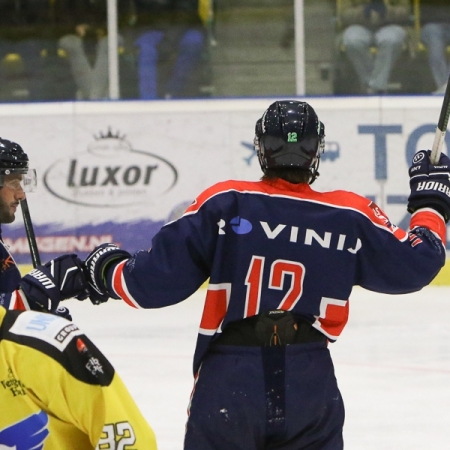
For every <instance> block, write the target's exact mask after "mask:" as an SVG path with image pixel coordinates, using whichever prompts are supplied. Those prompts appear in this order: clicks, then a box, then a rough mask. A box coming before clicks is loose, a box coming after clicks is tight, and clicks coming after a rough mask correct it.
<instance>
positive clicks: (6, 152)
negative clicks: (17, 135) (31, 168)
mask: <svg viewBox="0 0 450 450" xmlns="http://www.w3.org/2000/svg"><path fill="white" fill-rule="evenodd" d="M27 172H28V156H27V154H26V153H25V152H24V151H23V149H22V147H21V146H20V145H19V144H16V143H15V142H12V141H8V140H7V139H3V138H0V187H2V186H3V179H4V176H5V175H10V174H12V173H21V174H26V173H27Z"/></svg>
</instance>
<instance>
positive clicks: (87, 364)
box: [0, 307, 157, 450]
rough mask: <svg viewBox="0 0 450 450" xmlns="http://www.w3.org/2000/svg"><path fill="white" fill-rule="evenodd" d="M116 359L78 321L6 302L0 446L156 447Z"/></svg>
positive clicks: (1, 315) (0, 343)
mask: <svg viewBox="0 0 450 450" xmlns="http://www.w3.org/2000/svg"><path fill="white" fill-rule="evenodd" d="M156 448H157V446H156V440H155V435H154V433H153V431H152V429H151V428H150V426H149V425H148V423H147V422H146V420H145V419H144V417H143V416H142V414H141V412H140V411H139V409H138V407H137V405H136V404H135V402H134V400H133V399H132V397H131V395H130V393H129V392H128V390H127V388H126V387H125V385H124V384H123V382H122V380H121V379H120V377H119V376H118V374H117V373H116V372H115V370H114V368H113V367H112V365H111V364H110V363H109V362H108V360H107V359H106V358H105V356H104V355H103V354H102V353H101V352H100V351H99V350H98V349H97V348H96V347H95V345H94V344H93V343H92V342H91V341H90V340H89V339H88V338H87V337H86V336H85V335H84V334H83V333H82V331H81V330H80V329H79V328H78V327H77V326H76V325H75V324H74V323H72V322H69V321H67V320H65V319H63V318H61V317H58V316H55V315H51V314H45V313H41V312H35V311H7V310H6V309H5V308H3V307H0V449H1V450H7V449H16V450H28V449H33V450H89V449H96V450H119V449H120V450H156Z"/></svg>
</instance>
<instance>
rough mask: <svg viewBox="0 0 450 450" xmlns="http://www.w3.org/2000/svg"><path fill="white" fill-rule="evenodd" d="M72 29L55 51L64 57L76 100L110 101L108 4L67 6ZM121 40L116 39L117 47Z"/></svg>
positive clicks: (62, 38) (73, 4)
mask: <svg viewBox="0 0 450 450" xmlns="http://www.w3.org/2000/svg"><path fill="white" fill-rule="evenodd" d="M66 7H67V11H68V14H69V15H70V17H71V18H72V24H73V29H72V32H71V33H70V34H66V35H65V36H62V37H61V38H60V39H59V41H58V48H59V51H60V54H61V55H62V56H65V57H67V59H68V62H69V65H70V69H71V72H72V75H73V78H74V81H75V84H76V88H77V91H76V99H77V100H99V99H107V98H108V97H109V68H108V64H109V59H108V37H107V2H106V0H101V1H96V2H84V1H81V0H78V1H71V2H68V3H67V6H66ZM122 43H123V40H122V38H121V36H119V42H118V44H119V47H120V46H121V45H122Z"/></svg>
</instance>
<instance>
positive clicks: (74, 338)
mask: <svg viewBox="0 0 450 450" xmlns="http://www.w3.org/2000/svg"><path fill="white" fill-rule="evenodd" d="M0 314H1V316H0V344H1V343H5V344H6V345H8V343H9V344H10V345H9V347H10V346H13V347H14V348H15V349H16V351H18V352H20V351H21V349H26V351H30V350H31V351H37V352H39V354H40V355H41V357H44V358H45V357H49V358H51V359H53V360H54V361H56V362H57V363H58V364H59V365H60V366H61V367H63V368H64V369H65V370H66V371H67V372H69V373H70V374H71V375H72V376H73V377H74V378H77V379H79V380H81V381H83V382H85V383H88V384H101V385H109V384H110V383H111V381H112V378H113V376H114V369H113V367H112V366H111V364H110V363H109V361H108V360H107V359H106V358H105V357H104V355H103V354H102V353H101V352H100V351H99V350H98V349H97V348H96V346H95V345H94V344H93V343H92V342H91V341H90V340H89V339H88V338H87V337H86V336H85V335H84V333H83V331H82V330H81V329H80V328H79V327H78V326H77V325H76V324H75V323H73V322H70V321H68V320H66V319H64V318H62V317H59V316H56V315H54V314H49V313H44V312H38V311H16V310H5V309H4V308H0Z"/></svg>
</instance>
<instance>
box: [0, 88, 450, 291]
mask: <svg viewBox="0 0 450 450" xmlns="http://www.w3.org/2000/svg"><path fill="white" fill-rule="evenodd" d="M275 100H287V99H286V98H264V99H248V100H242V99H232V100H206V101H205V100H186V101H151V102H143V101H135V102H122V101H120V102H110V101H107V102H65V103H41V104H2V105H0V116H1V123H2V127H1V129H0V136H2V137H4V138H7V139H11V140H14V141H16V142H18V143H20V145H22V147H23V148H24V150H25V151H26V152H27V153H28V155H29V157H30V161H31V166H32V167H33V168H36V169H37V173H38V184H39V187H38V191H37V192H36V193H33V194H29V196H28V202H29V205H30V210H31V214H32V218H33V222H34V225H35V232H36V235H37V239H38V246H39V249H40V251H41V253H42V255H41V259H42V260H44V261H46V260H48V259H50V258H52V257H55V256H56V255H58V254H61V253H64V252H72V251H73V252H75V253H78V254H79V255H80V256H84V255H85V254H87V252H89V250H90V249H91V248H92V247H93V246H95V245H97V244H98V243H100V242H104V241H114V242H117V243H118V244H120V245H122V246H123V247H124V248H126V249H128V250H131V251H135V250H138V249H140V248H148V247H150V246H151V238H152V236H153V235H154V234H155V233H156V232H157V231H158V229H159V228H160V227H161V226H162V225H163V224H164V223H166V222H167V221H170V220H172V219H173V218H175V217H177V216H179V215H180V214H181V212H182V211H183V210H184V208H185V207H186V206H187V205H188V204H189V203H190V202H191V201H192V200H193V199H194V198H195V197H196V196H197V195H198V194H199V193H200V192H201V191H202V190H203V189H205V188H206V187H208V186H209V185H211V184H213V183H215V182H217V181H221V180H224V179H248V180H250V179H258V178H259V177H260V175H261V172H260V169H259V164H258V161H257V158H256V155H255V153H254V151H253V148H252V141H253V134H254V126H255V122H256V120H257V119H258V118H259V117H260V116H261V115H262V113H263V112H264V110H265V109H266V108H267V107H268V106H269V104H270V103H272V102H273V101H275ZM297 100H302V99H299V98H298V99H297ZM306 101H308V102H309V103H310V104H311V105H312V106H313V107H314V108H315V110H316V112H317V113H318V115H319V117H320V119H321V121H322V122H324V124H325V132H326V150H325V154H324V155H323V158H322V162H321V166H320V174H321V176H320V177H319V179H318V180H317V181H316V182H315V184H314V188H315V189H317V190H319V191H324V190H333V189H345V190H352V191H355V192H358V193H360V194H362V195H365V196H368V197H370V198H371V199H373V200H375V201H376V202H377V203H378V205H379V206H380V207H381V208H383V209H384V210H385V212H386V213H387V214H388V216H389V217H390V219H391V221H392V222H394V223H395V224H396V225H398V226H400V227H403V228H406V227H407V226H408V221H409V215H408V214H407V213H406V199H407V196H408V194H409V186H408V167H409V161H410V160H411V157H412V155H413V154H414V153H415V152H416V151H417V150H420V149H426V148H430V147H431V145H432V142H433V137H434V131H435V128H436V123H437V120H438V117H439V112H440V108H441V104H442V97H441V96H416V97H351V98H350V97H349V98H331V97H330V98H328V97H327V98H307V99H306ZM447 145H450V135H449V136H447V139H446V145H445V146H444V151H445V152H446V151H447V149H446V147H447ZM20 222H21V221H20V220H17V221H16V222H15V223H14V224H13V225H11V226H7V227H4V231H3V234H4V238H5V240H6V241H7V243H8V244H9V245H10V246H11V249H12V252H13V254H14V255H15V256H16V259H17V261H18V263H20V264H28V263H29V262H30V259H29V250H28V246H27V241H26V236H25V232H24V229H23V225H22V224H21V223H20ZM438 278H439V277H438ZM447 279H449V280H450V277H447V276H445V277H440V279H439V280H438V281H439V284H442V283H444V284H446V283H447V282H446V280H447ZM449 283H450V281H449Z"/></svg>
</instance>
